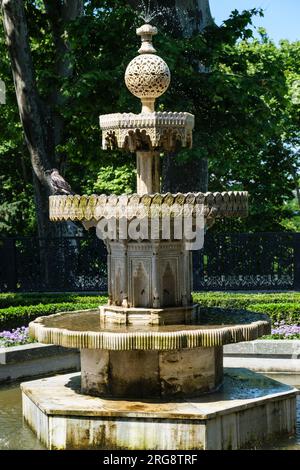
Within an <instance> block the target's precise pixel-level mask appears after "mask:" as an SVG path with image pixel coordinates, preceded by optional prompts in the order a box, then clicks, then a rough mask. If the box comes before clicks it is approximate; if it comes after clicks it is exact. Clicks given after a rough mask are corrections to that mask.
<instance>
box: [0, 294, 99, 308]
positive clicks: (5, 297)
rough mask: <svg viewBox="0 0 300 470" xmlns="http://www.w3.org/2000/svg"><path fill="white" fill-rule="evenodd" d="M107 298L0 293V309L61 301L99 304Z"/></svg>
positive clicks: (80, 295) (97, 296) (77, 295)
mask: <svg viewBox="0 0 300 470" xmlns="http://www.w3.org/2000/svg"><path fill="white" fill-rule="evenodd" d="M106 300H107V297H106V296H103V295H84V294H73V293H69V294H68V293H62V294H50V293H29V294H20V293H9V294H0V309H3V308H7V307H18V306H31V305H37V304H49V305H50V304H61V303H71V302H72V303H80V304H84V303H89V304H91V303H94V304H97V305H100V304H102V303H104V302H105V301H106Z"/></svg>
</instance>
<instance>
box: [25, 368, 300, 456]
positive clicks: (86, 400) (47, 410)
mask: <svg viewBox="0 0 300 470" xmlns="http://www.w3.org/2000/svg"><path fill="white" fill-rule="evenodd" d="M80 387H81V380H80V374H68V375H62V376H56V377H51V378H46V379H41V380H35V381H33V382H27V383H23V384H22V386H21V388H22V396H23V414H24V418H25V420H26V421H27V423H28V424H29V426H30V427H31V428H32V429H33V430H34V431H35V432H36V434H37V435H38V437H39V438H40V440H41V441H42V442H43V443H44V444H45V445H46V446H47V447H48V448H49V449H93V448H94V449H109V450H112V449H124V450H130V449H134V450H137V449H148V450H201V449H207V450H208V449H215V450H221V449H224V450H225V449H242V448H249V447H250V448H253V447H254V446H259V445H260V444H262V442H264V441H266V440H268V439H270V438H274V437H275V436H276V435H286V434H293V433H294V432H295V415H296V413H295V408H296V396H297V393H298V391H297V389H295V388H293V387H290V386H288V385H284V384H281V383H279V382H277V381H275V380H273V379H269V378H267V377H265V376H263V375H261V374H258V373H254V372H251V371H249V370H247V369H225V370H224V384H223V387H222V389H221V390H220V391H218V392H215V393H212V394H207V395H202V396H199V397H197V398H193V399H189V400H188V399H180V400H176V401H172V402H171V401H167V400H162V399H157V400H155V399H144V400H143V399H139V400H130V399H122V400H116V399H107V398H97V397H91V396H86V395H83V394H81V388H80Z"/></svg>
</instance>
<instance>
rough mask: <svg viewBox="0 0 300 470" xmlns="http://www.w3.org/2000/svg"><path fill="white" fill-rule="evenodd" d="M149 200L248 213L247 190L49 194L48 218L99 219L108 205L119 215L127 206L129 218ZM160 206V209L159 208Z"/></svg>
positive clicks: (210, 213) (213, 213) (211, 212)
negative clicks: (183, 192) (116, 210)
mask: <svg viewBox="0 0 300 470" xmlns="http://www.w3.org/2000/svg"><path fill="white" fill-rule="evenodd" d="M152 204H153V205H154V206H155V209H157V208H158V209H159V208H160V207H161V208H162V209H164V210H162V213H165V212H164V211H165V208H166V207H167V206H169V207H170V206H172V204H176V205H177V206H184V205H185V204H186V205H191V206H194V207H195V210H197V205H199V206H203V209H204V216H205V218H206V219H214V218H217V217H246V216H247V214H248V193H247V192H245V191H240V192H232V191H231V192H228V193H187V194H182V193H177V194H171V193H166V194H152V195H148V194H147V195H141V196H139V195H137V194H131V195H121V196H116V195H110V196H106V195H105V194H101V195H99V196H98V195H95V194H93V195H91V196H86V195H83V196H79V195H74V196H72V195H69V196H50V198H49V212H50V220H52V221H60V220H78V221H80V220H85V221H91V220H96V221H99V220H101V219H102V218H105V217H108V214H109V211H110V209H112V208H113V207H116V208H117V209H118V210H119V211H120V216H122V217H124V208H127V209H128V211H127V213H128V212H129V209H130V214H131V218H133V217H135V216H138V214H139V211H140V207H139V206H140V205H142V206H143V207H145V209H147V210H150V208H151V207H153V206H152ZM159 210H160V209H159Z"/></svg>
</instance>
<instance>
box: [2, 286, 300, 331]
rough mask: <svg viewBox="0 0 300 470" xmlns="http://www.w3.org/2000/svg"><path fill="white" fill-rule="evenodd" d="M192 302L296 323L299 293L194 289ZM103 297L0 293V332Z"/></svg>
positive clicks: (299, 311)
mask: <svg viewBox="0 0 300 470" xmlns="http://www.w3.org/2000/svg"><path fill="white" fill-rule="evenodd" d="M193 298H194V301H195V302H199V303H200V305H201V307H202V308H203V309H204V311H205V308H213V307H216V308H218V309H228V308H230V309H244V310H251V311H255V312H259V313H264V314H266V315H268V316H269V317H270V318H271V320H272V323H273V324H274V323H275V322H278V321H281V320H284V321H285V322H286V323H287V324H299V325H300V293H293V292H292V293H282V294H281V293H278V294H276V293H270V294H234V293H224V292H203V293H202V292H196V293H194V294H193ZM106 301H107V296H99V295H87V294H76V293H70V294H64V293H62V294H49V293H45V294H44V293H29V294H19V293H17V294H0V331H1V330H3V329H10V328H17V327H21V326H26V325H27V324H28V323H29V322H30V321H32V320H34V319H35V318H37V317H40V316H45V315H50V314H53V313H57V312H63V311H74V310H86V309H90V308H97V307H98V306H99V305H100V304H104V303H106Z"/></svg>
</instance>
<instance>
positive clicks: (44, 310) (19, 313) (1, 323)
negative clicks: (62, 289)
mask: <svg viewBox="0 0 300 470" xmlns="http://www.w3.org/2000/svg"><path fill="white" fill-rule="evenodd" d="M103 302H104V298H102V302H101V303H103ZM98 306H99V301H98V302H96V301H90V302H82V303H81V302H77V303H76V302H72V303H68V302H63V303H50V304H37V305H28V306H18V307H7V308H3V309H0V328H1V329H11V328H17V327H20V326H26V325H28V323H29V322H31V321H32V320H34V319H35V318H38V317H41V316H44V315H51V314H54V313H57V312H72V311H75V310H88V309H92V308H95V309H96V308H97V307H98Z"/></svg>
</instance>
